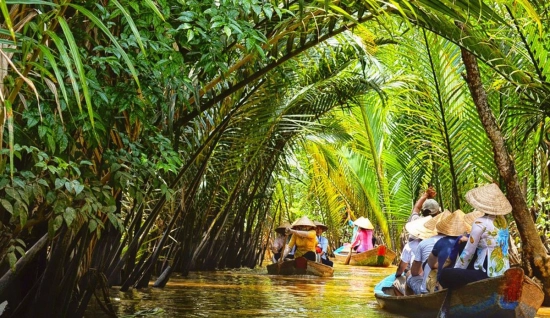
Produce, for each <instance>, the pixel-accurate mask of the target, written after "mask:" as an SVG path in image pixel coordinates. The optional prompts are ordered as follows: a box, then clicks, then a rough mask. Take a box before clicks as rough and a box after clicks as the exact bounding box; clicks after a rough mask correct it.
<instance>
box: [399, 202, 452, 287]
mask: <svg viewBox="0 0 550 318" xmlns="http://www.w3.org/2000/svg"><path fill="white" fill-rule="evenodd" d="M448 213H450V212H448V211H446V212H444V213H442V214H438V215H436V216H435V217H432V218H430V216H426V217H423V218H420V219H417V220H415V221H413V222H410V224H409V223H407V224H406V225H405V228H406V229H407V231H409V233H413V234H416V235H419V236H421V237H423V238H424V239H423V240H422V241H421V242H420V243H419V244H418V247H417V248H416V251H415V252H414V261H413V262H412V266H411V270H410V276H409V277H408V278H407V285H408V286H409V287H410V288H411V290H412V291H413V292H414V293H415V294H417V295H418V294H425V293H427V292H428V290H427V289H426V280H427V277H428V274H429V272H430V268H429V267H428V266H427V265H426V263H427V261H428V257H429V256H430V253H431V252H432V249H433V247H434V245H435V243H437V241H438V240H439V239H441V238H442V237H443V235H441V234H438V233H437V232H436V231H435V226H436V225H437V223H438V222H439V221H440V220H441V218H443V217H445V216H446V215H448ZM426 218H430V219H428V220H425V219H426Z"/></svg>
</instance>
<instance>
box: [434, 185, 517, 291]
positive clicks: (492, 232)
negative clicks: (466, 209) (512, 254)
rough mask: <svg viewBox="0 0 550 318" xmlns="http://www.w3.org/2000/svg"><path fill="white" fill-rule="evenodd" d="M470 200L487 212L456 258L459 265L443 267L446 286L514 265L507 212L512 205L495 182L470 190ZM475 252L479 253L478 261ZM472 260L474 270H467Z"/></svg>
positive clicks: (474, 225) (494, 272) (502, 270)
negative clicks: (510, 252) (509, 252)
mask: <svg viewBox="0 0 550 318" xmlns="http://www.w3.org/2000/svg"><path fill="white" fill-rule="evenodd" d="M466 201H468V203H470V205H471V206H472V207H474V208H475V209H476V210H477V211H479V212H482V213H484V214H485V215H483V216H481V217H479V218H477V219H476V220H475V221H474V224H473V225H472V230H471V233H470V237H469V238H468V242H467V243H466V246H465V247H464V250H463V251H462V253H461V254H460V256H459V257H458V259H457V260H456V264H455V267H454V268H445V269H443V270H442V272H441V277H440V281H439V283H440V284H441V286H443V287H444V288H457V287H460V286H463V285H465V284H468V283H471V282H475V281H478V280H481V279H485V278H488V277H496V276H500V275H503V274H504V272H505V271H506V270H507V269H508V268H510V263H509V261H508V238H509V232H508V224H507V223H506V219H505V218H504V215H506V214H508V213H510V212H512V205H511V204H510V202H509V201H508V199H507V198H506V196H505V195H504V193H502V191H501V190H500V188H499V187H498V186H497V185H496V184H494V183H491V184H488V185H484V186H481V187H478V188H474V189H472V190H470V191H468V192H467V193H466ZM474 255H477V259H475V261H474V260H473V258H474ZM471 262H474V269H473V270H469V269H467V268H468V265H470V263H471Z"/></svg>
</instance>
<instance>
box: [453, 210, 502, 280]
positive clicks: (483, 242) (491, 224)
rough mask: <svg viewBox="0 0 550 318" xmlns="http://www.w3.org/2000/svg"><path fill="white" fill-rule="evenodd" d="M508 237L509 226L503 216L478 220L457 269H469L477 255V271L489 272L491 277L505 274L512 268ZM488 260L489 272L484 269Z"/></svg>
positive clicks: (457, 263) (459, 259)
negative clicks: (509, 259) (509, 257)
mask: <svg viewBox="0 0 550 318" xmlns="http://www.w3.org/2000/svg"><path fill="white" fill-rule="evenodd" d="M508 237H509V232H508V225H507V223H506V219H505V218H504V217H503V216H495V215H484V216H482V217H480V218H478V219H476V220H475V221H474V224H473V226H472V232H471V233H470V238H469V239H468V243H466V247H464V250H463V251H462V253H461V254H460V257H459V258H458V260H457V261H456V264H455V268H463V269H464V268H466V267H468V264H469V263H470V261H471V260H472V257H473V256H474V253H476V254H477V259H476V261H475V263H474V268H475V269H476V270H482V271H484V272H487V276H489V277H495V276H499V275H502V274H504V272H505V271H506V270H507V269H508V268H510V262H509V261H508ZM486 258H487V270H486V269H485V268H484V267H483V263H484V262H485V259H486Z"/></svg>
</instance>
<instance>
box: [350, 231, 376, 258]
mask: <svg viewBox="0 0 550 318" xmlns="http://www.w3.org/2000/svg"><path fill="white" fill-rule="evenodd" d="M356 245H359V247H358V248H357V253H361V252H365V251H368V250H372V249H373V248H374V246H372V230H365V229H362V228H359V231H357V237H356V238H355V241H354V242H353V243H352V244H351V246H352V247H354V246H356Z"/></svg>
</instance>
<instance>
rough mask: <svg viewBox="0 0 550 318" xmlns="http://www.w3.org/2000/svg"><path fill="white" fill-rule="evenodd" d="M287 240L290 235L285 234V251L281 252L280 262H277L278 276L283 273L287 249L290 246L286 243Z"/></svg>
mask: <svg viewBox="0 0 550 318" xmlns="http://www.w3.org/2000/svg"><path fill="white" fill-rule="evenodd" d="M287 239H288V235H286V234H285V245H284V246H283V250H282V251H281V256H279V260H278V261H277V275H278V274H279V273H280V272H281V264H283V261H284V260H283V259H284V256H285V251H286V247H287V246H288V243H287V242H286V240H287Z"/></svg>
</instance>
